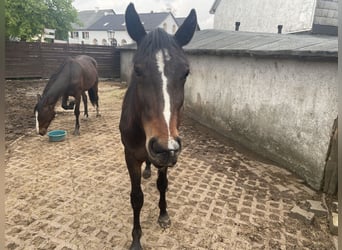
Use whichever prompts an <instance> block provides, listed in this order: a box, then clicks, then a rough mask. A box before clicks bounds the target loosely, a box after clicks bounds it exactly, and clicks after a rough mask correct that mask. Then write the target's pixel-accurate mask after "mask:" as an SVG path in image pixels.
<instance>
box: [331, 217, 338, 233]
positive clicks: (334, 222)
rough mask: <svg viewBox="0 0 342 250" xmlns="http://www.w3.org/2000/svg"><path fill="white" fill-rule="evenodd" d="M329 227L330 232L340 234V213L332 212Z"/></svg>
mask: <svg viewBox="0 0 342 250" xmlns="http://www.w3.org/2000/svg"><path fill="white" fill-rule="evenodd" d="M329 228H330V232H331V233H332V234H334V235H338V213H331V214H330V216H329Z"/></svg>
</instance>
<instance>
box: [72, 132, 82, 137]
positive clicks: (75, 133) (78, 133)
mask: <svg viewBox="0 0 342 250" xmlns="http://www.w3.org/2000/svg"><path fill="white" fill-rule="evenodd" d="M72 134H73V135H75V136H79V135H80V132H79V131H74V133H72Z"/></svg>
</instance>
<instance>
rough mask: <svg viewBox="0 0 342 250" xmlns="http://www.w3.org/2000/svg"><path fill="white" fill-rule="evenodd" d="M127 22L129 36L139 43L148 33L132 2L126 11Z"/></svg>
mask: <svg viewBox="0 0 342 250" xmlns="http://www.w3.org/2000/svg"><path fill="white" fill-rule="evenodd" d="M125 22H126V29H127V32H128V34H129V36H130V37H131V38H132V39H133V40H134V41H136V42H137V44H138V45H139V43H140V42H141V40H142V39H143V38H144V36H145V35H146V31H145V28H144V26H143V25H142V23H141V21H140V18H139V15H138V13H137V11H136V10H135V8H134V5H133V4H132V3H130V4H129V5H128V6H127V9H126V13H125Z"/></svg>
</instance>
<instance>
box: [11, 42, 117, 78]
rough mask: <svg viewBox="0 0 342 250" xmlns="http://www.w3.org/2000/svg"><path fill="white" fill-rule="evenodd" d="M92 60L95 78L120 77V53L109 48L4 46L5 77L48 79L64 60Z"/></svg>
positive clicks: (47, 44) (76, 45)
mask: <svg viewBox="0 0 342 250" xmlns="http://www.w3.org/2000/svg"><path fill="white" fill-rule="evenodd" d="M77 55H89V56H92V57H94V58H95V59H96V61H97V64H98V72H99V76H100V77H102V78H119V77H120V51H119V50H118V49H116V48H115V47H113V46H98V45H84V44H60V43H40V42H31V43H28V42H12V41H7V42H6V48H5V77H6V79H11V78H49V77H50V76H51V75H52V74H53V73H54V72H55V71H56V69H57V68H58V67H59V65H60V64H61V63H62V62H63V61H64V60H65V58H67V57H68V56H72V57H74V56H77Z"/></svg>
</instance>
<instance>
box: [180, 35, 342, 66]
mask: <svg viewBox="0 0 342 250" xmlns="http://www.w3.org/2000/svg"><path fill="white" fill-rule="evenodd" d="M184 49H185V50H187V51H189V52H190V53H198V52H201V53H205V54H216V55H219V54H231V55H245V56H262V57H263V56H264V57H270V56H271V57H280V58H291V57H302V58H311V59H317V58H319V59H324V58H325V59H328V60H337V58H338V39H337V37H332V36H314V35H294V34H273V33H257V32H242V31H228V30H202V31H198V32H195V35H194V37H193V39H192V40H191V42H190V43H189V44H188V45H187V46H185V47H184Z"/></svg>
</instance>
